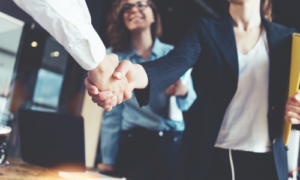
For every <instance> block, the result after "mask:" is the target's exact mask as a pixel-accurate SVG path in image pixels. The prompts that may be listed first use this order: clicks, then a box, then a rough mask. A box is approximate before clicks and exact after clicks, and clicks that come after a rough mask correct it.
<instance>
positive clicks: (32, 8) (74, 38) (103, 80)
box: [13, 0, 127, 103]
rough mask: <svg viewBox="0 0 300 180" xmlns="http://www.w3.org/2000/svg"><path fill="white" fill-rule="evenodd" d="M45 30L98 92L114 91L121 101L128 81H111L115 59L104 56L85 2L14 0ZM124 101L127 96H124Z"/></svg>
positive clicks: (116, 63) (100, 41) (104, 51)
mask: <svg viewBox="0 0 300 180" xmlns="http://www.w3.org/2000/svg"><path fill="white" fill-rule="evenodd" d="M13 1H14V2H15V3H16V4H17V5H18V6H19V7H20V8H21V9H23V10H24V11H25V12H27V13H28V14H29V15H30V16H32V17H33V19H34V20H35V21H36V22H38V23H39V24H40V25H41V26H42V27H43V28H44V29H45V30H46V31H48V32H49V33H50V34H51V35H52V36H53V37H54V38H55V39H56V40H57V41H58V42H59V43H60V44H61V45H62V46H64V48H65V49H66V50H67V51H68V52H69V53H70V55H71V56H72V57H73V58H74V59H75V60H76V61H77V62H78V64H79V65H80V66H81V67H82V68H84V69H85V70H88V71H89V73H88V78H89V80H90V82H91V83H93V84H94V85H95V86H96V87H97V88H98V89H99V90H101V91H107V90H110V91H112V92H114V94H115V95H117V97H118V103H120V102H122V100H123V97H124V96H123V89H124V88H125V87H126V86H127V80H126V79H122V80H120V81H116V80H114V79H113V78H112V77H111V75H112V73H113V72H114V70H115V68H116V67H117V66H118V64H119V61H118V58H117V57H116V56H113V55H110V56H108V55H106V50H105V46H104V44H103V42H102V40H101V39H100V37H99V36H98V34H97V32H96V31H95V29H94V28H93V26H92V24H91V16H90V13H89V11H88V8H87V5H86V2H85V0H13ZM125 98H126V95H125Z"/></svg>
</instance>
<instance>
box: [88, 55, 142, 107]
mask: <svg viewBox="0 0 300 180" xmlns="http://www.w3.org/2000/svg"><path fill="white" fill-rule="evenodd" d="M138 66H140V65H137V64H135V65H133V64H132V63H131V62H130V61H127V60H124V61H122V62H121V63H119V60H118V56H117V55H115V54H110V55H106V57H105V58H104V59H103V61H102V62H101V63H100V64H99V65H98V67H97V68H96V69H94V70H91V71H89V72H88V77H87V78H86V79H85V85H86V88H87V90H88V94H89V95H90V96H91V97H92V100H93V102H94V103H97V104H98V106H101V107H102V108H104V109H105V110H106V111H110V110H111V109H112V107H114V106H116V104H120V103H122V101H125V100H127V99H130V98H131V97H132V91H133V89H134V88H138V87H139V86H137V80H138ZM140 68H142V67H140Z"/></svg>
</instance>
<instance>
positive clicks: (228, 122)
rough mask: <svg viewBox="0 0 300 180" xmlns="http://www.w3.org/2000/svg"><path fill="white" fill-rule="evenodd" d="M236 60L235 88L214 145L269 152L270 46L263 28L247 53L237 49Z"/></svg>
mask: <svg viewBox="0 0 300 180" xmlns="http://www.w3.org/2000/svg"><path fill="white" fill-rule="evenodd" d="M238 62H239V79H238V88H237V91H236V93H235V95H234V97H233V99H232V100H231V102H230V104H229V106H228V108H227V110H226V113H225V116H224V119H223V123H222V126H221V129H220V132H219V135H218V138H217V141H216V144H215V147H219V148H224V149H234V150H242V151H250V152H256V153H264V152H269V151H271V147H272V146H271V143H270V140H269V129H268V116H267V114H268V89H269V47H268V41H267V35H266V31H265V30H263V32H262V34H261V37H260V38H259V40H258V42H257V43H256V45H255V46H254V47H253V49H252V50H250V51H249V52H248V53H247V54H242V53H240V52H238Z"/></svg>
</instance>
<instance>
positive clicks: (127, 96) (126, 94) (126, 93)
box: [123, 89, 132, 101]
mask: <svg viewBox="0 0 300 180" xmlns="http://www.w3.org/2000/svg"><path fill="white" fill-rule="evenodd" d="M131 97H132V91H131V90H130V89H125V91H124V97H123V101H126V100H128V99H130V98H131Z"/></svg>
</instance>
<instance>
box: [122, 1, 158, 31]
mask: <svg viewBox="0 0 300 180" xmlns="http://www.w3.org/2000/svg"><path fill="white" fill-rule="evenodd" d="M137 2H147V0H127V1H126V3H129V4H136V3H137ZM141 9H142V10H141ZM141 9H140V8H139V7H138V6H134V7H133V8H132V9H131V10H128V11H126V12H124V14H123V19H124V23H125V25H126V27H127V28H128V30H129V31H131V32H133V31H143V30H145V29H147V28H149V29H150V28H151V24H152V23H154V21H155V20H154V15H153V11H152V9H151V7H150V6H146V7H145V8H141Z"/></svg>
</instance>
